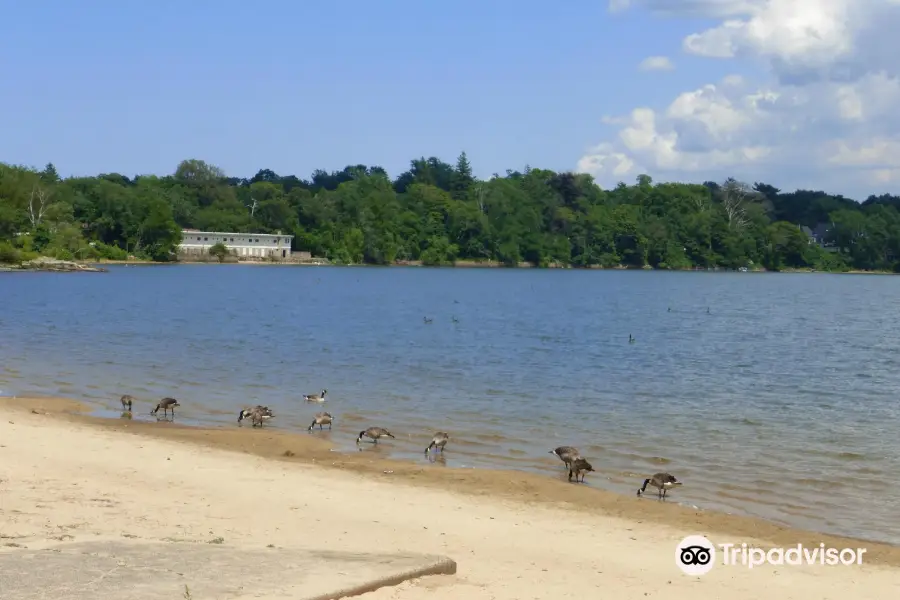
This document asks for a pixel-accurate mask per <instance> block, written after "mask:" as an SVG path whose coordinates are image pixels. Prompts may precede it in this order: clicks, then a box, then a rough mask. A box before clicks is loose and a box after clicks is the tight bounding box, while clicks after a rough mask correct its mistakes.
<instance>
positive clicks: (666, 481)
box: [637, 473, 681, 498]
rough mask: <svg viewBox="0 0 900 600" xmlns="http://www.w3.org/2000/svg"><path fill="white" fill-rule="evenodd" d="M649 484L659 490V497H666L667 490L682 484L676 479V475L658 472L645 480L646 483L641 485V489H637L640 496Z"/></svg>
mask: <svg viewBox="0 0 900 600" xmlns="http://www.w3.org/2000/svg"><path fill="white" fill-rule="evenodd" d="M648 485H652V486H653V487H655V488H657V489H658V490H659V497H660V498H665V497H666V492H668V491H669V490H670V489H672V488H673V487H676V486H679V485H681V482H680V481H678V480H677V479H675V476H674V475H669V474H668V473H657V474H655V475H654V476H653V477H650V478H648V479H645V480H644V485H642V486H641V489H639V490H638V491H637V495H638V497H640V495H641V494H643V493H644V490H646V489H647V486H648Z"/></svg>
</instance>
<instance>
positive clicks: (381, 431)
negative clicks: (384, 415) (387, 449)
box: [356, 427, 394, 444]
mask: <svg viewBox="0 0 900 600" xmlns="http://www.w3.org/2000/svg"><path fill="white" fill-rule="evenodd" d="M363 436H366V437H367V438H372V443H374V444H377V443H378V438H382V437H389V438H393V437H394V434H393V433H391V432H390V431H388V430H387V429H385V428H384V427H369V428H368V429H366V430H365V431H360V432H359V437H358V438H356V443H357V444H358V443H359V442H360V441H361V440H362V439H363Z"/></svg>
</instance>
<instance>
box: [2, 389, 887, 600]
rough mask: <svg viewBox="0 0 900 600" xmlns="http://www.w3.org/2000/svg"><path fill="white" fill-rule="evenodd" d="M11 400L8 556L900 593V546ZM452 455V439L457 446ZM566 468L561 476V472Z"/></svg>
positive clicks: (612, 586)
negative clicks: (802, 562) (107, 553)
mask: <svg viewBox="0 0 900 600" xmlns="http://www.w3.org/2000/svg"><path fill="white" fill-rule="evenodd" d="M78 409H79V405H78V403H76V402H73V401H66V400H62V399H50V398H17V399H12V398H3V399H0V412H2V415H0V417H2V418H0V513H2V518H3V523H4V526H3V530H2V535H0V538H2V539H0V552H8V551H15V550H16V549H17V548H20V547H27V548H29V549H38V548H42V547H49V546H51V545H55V544H59V543H61V542H62V543H68V542H74V541H76V540H77V541H85V540H93V539H122V538H123V537H124V538H134V539H143V540H157V541H159V540H163V541H170V542H172V543H177V542H189V541H195V542H207V541H210V540H211V539H216V538H221V543H223V544H226V545H228V546H232V547H247V548H251V547H252V548H260V547H266V546H269V545H274V546H277V547H285V548H311V549H329V550H342V551H350V552H362V551H369V552H371V551H379V550H380V551H391V552H421V553H432V554H441V555H445V556H449V557H450V558H453V559H454V560H456V561H457V563H458V572H457V574H456V575H452V576H448V575H443V576H433V577H425V578H422V579H419V580H415V581H412V582H408V583H404V584H402V585H400V586H396V587H389V588H382V589H381V590H378V591H375V592H372V593H370V594H366V595H365V596H363V597H365V598H370V599H372V600H377V599H387V598H395V599H404V600H405V599H409V600H414V599H418V598H433V599H437V600H440V599H443V598H462V597H465V598H470V599H473V600H478V599H482V598H484V599H488V598H491V599H507V598H508V599H526V598H541V599H544V598H547V599H549V598H570V597H571V598H576V597H579V598H581V597H593V596H595V597H600V595H601V594H602V596H603V597H615V598H621V599H626V598H645V597H652V596H661V595H663V594H664V595H666V596H667V597H669V598H674V599H676V600H679V599H684V600H688V599H691V600H695V599H696V598H715V597H724V596H725V595H726V594H727V595H728V597H730V598H732V599H743V598H747V599H751V598H753V599H756V598H758V597H759V596H760V589H761V588H763V589H765V591H766V593H767V594H768V595H770V596H772V597H777V598H780V599H800V598H809V599H816V600H821V599H824V598H835V599H838V598H848V597H855V598H890V597H896V596H897V593H898V591H900V548H896V547H892V546H887V545H883V544H877V543H873V542H861V541H858V540H849V539H844V538H837V537H833V536H826V535H819V534H815V533H810V532H802V531H796V530H790V529H786V528H782V527H778V526H775V525H772V524H769V523H766V522H763V521H758V520H754V519H749V518H744V517H736V516H731V515H725V514H716V513H709V512H700V511H695V510H691V509H690V508H685V507H680V506H676V505H674V504H671V503H669V504H666V503H661V502H658V501H656V500H655V499H652V500H651V499H637V498H634V497H624V496H619V495H615V494H611V493H604V492H601V491H597V490H593V489H587V488H585V487H582V486H578V485H575V484H566V483H563V482H560V481H558V480H555V479H553V478H551V477H541V476H538V475H531V474H523V473H513V472H501V471H474V470H454V469H442V468H423V467H422V466H421V465H410V464H405V463H402V462H397V461H385V460H378V459H374V458H371V457H368V456H365V454H366V453H359V454H360V455H359V456H356V455H351V456H346V455H338V454H335V453H332V452H330V450H329V448H328V444H327V443H325V442H323V441H321V440H316V439H315V437H314V436H309V435H303V434H299V435H296V434H294V435H292V434H285V433H278V432H271V431H266V430H265V429H263V430H252V429H250V428H243V429H238V428H232V429H227V428H222V429H199V428H189V427H181V426H178V425H176V424H171V423H136V422H129V421H127V420H124V419H123V420H111V419H105V420H104V419H96V418H91V417H86V416H82V415H78V414H75V413H77V411H78ZM447 451H448V452H451V451H452V446H451V447H448V449H447ZM561 468H562V467H561V466H560V469H561ZM686 535H706V536H707V537H709V538H710V539H711V540H714V541H715V543H724V542H734V543H737V544H738V545H739V544H741V543H748V544H751V545H756V546H760V547H764V548H769V547H773V546H790V545H794V546H795V545H796V544H797V543H802V544H804V546H806V547H816V546H818V545H819V543H820V542H821V543H824V544H825V545H826V546H830V547H835V548H844V547H851V548H859V547H862V548H866V550H867V552H866V554H865V558H864V564H863V565H861V566H858V565H850V566H841V565H838V566H822V565H813V566H776V567H772V566H761V567H756V568H753V569H747V568H746V567H739V566H721V565H717V566H716V568H714V569H713V570H712V571H711V572H710V573H708V574H706V575H703V576H702V577H690V576H687V575H684V574H683V573H681V571H679V570H678V569H677V567H676V565H675V560H674V559H675V547H676V545H677V543H678V542H679V541H680V540H681V539H682V538H684V537H685V536H686Z"/></svg>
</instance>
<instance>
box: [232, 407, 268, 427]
mask: <svg viewBox="0 0 900 600" xmlns="http://www.w3.org/2000/svg"><path fill="white" fill-rule="evenodd" d="M274 416H275V414H274V413H273V412H272V409H271V408H269V407H268V406H260V405H259V404H257V405H256V406H254V407H252V408H245V409H244V410H242V411H241V412H239V413H238V425H240V424H241V421H243V420H244V419H250V425H251V426H253V427H262V424H263V421H266V420H268V419H271V418H272V417H274Z"/></svg>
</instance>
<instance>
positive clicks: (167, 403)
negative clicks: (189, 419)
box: [150, 398, 181, 417]
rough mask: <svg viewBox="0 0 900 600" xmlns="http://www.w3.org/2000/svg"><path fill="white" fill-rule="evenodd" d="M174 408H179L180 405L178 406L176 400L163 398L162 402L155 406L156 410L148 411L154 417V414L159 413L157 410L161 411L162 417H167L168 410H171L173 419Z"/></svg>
mask: <svg viewBox="0 0 900 600" xmlns="http://www.w3.org/2000/svg"><path fill="white" fill-rule="evenodd" d="M176 406H181V405H180V404H178V400H176V399H175V398H163V399H162V400H160V401H159V404H157V405H156V408H154V409H153V410H151V411H150V414H151V415H155V414H156V413H158V412H159V409H163V415H167V414H168V413H169V410H170V409H171V410H172V416H173V417H174V416H175V407H176Z"/></svg>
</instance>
